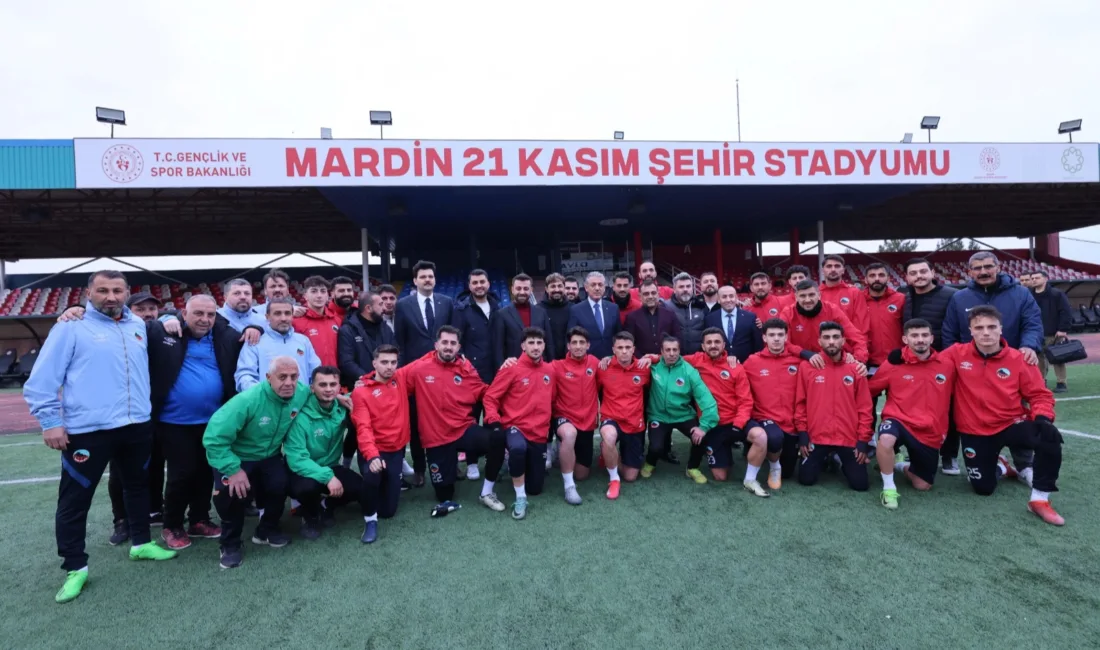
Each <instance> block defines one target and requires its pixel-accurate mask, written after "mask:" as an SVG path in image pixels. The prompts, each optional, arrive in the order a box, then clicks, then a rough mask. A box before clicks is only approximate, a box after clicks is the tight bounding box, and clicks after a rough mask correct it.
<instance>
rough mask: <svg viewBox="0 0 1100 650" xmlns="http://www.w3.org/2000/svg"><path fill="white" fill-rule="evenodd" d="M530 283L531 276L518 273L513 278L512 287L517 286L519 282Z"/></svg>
mask: <svg viewBox="0 0 1100 650" xmlns="http://www.w3.org/2000/svg"><path fill="white" fill-rule="evenodd" d="M530 281H531V276H529V275H527V274H526V273H517V274H515V275H514V276H512V284H511V285H510V286H515V284H516V283H517V282H530Z"/></svg>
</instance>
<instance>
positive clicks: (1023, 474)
mask: <svg viewBox="0 0 1100 650" xmlns="http://www.w3.org/2000/svg"><path fill="white" fill-rule="evenodd" d="M1018 474H1019V476H1020V480H1021V481H1023V482H1025V483H1031V479H1032V478H1033V477H1034V475H1035V470H1034V469H1033V468H1031V467H1025V468H1023V469H1022V470H1020V471H1019V472H1018Z"/></svg>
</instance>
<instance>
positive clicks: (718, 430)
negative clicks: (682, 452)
mask: <svg viewBox="0 0 1100 650" xmlns="http://www.w3.org/2000/svg"><path fill="white" fill-rule="evenodd" d="M747 431H748V430H747V429H744V430H738V429H737V427H735V426H733V425H732V424H719V425H718V426H716V427H714V428H713V429H711V430H710V431H707V434H706V435H705V436H703V443H702V444H701V445H700V446H701V447H702V448H703V453H704V454H705V455H706V457H707V465H708V466H709V467H710V468H711V469H727V468H729V467H730V466H732V465H733V442H734V441H736V440H740V441H742V442H744V440H745V436H747V435H748V434H747V433H746V432H747Z"/></svg>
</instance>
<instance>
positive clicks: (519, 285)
mask: <svg viewBox="0 0 1100 650" xmlns="http://www.w3.org/2000/svg"><path fill="white" fill-rule="evenodd" d="M531 284H532V283H531V276H529V275H527V274H526V273H520V274H519V275H517V276H516V277H514V278H512V304H510V305H508V306H507V307H505V308H504V309H501V310H500V311H499V312H497V315H496V317H495V318H494V319H493V323H492V329H493V365H494V366H495V367H497V368H500V366H501V364H503V363H504V360H505V359H508V358H516V359H518V358H520V357H521V356H522V355H523V350H521V349H520V344H521V343H523V340H524V338H523V330H525V329H527V328H528V327H537V328H539V329H541V330H542V331H543V332H544V333H545V334H546V351H545V352H544V354H543V359H544V360H545V361H552V360H553V356H552V355H553V348H554V344H553V341H552V340H551V336H552V334H551V333H550V316H549V315H548V314H547V313H546V309H545V308H544V307H543V306H542V305H532V304H531V293H532V288H531Z"/></svg>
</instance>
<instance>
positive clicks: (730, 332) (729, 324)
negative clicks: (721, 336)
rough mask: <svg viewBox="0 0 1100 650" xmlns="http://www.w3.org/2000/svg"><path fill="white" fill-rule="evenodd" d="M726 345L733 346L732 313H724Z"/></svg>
mask: <svg viewBox="0 0 1100 650" xmlns="http://www.w3.org/2000/svg"><path fill="white" fill-rule="evenodd" d="M726 343H727V344H728V345H733V312H732V311H730V312H726Z"/></svg>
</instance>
